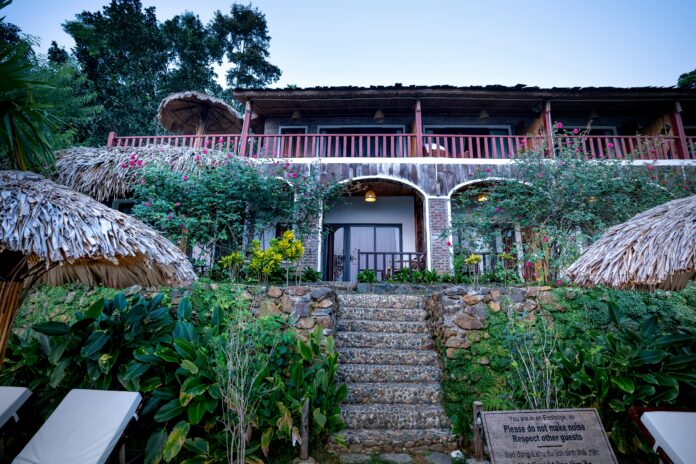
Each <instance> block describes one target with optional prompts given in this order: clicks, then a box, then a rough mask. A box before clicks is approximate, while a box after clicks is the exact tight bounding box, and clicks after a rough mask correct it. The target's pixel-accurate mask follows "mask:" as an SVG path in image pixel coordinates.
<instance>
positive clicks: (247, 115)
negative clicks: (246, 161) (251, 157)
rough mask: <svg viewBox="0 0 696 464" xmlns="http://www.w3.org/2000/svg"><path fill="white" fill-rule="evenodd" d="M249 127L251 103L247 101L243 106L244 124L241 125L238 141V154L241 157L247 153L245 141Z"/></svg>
mask: <svg viewBox="0 0 696 464" xmlns="http://www.w3.org/2000/svg"><path fill="white" fill-rule="evenodd" d="M250 125H251V102H250V101H249V100H247V102H246V105H244V123H243V124H242V137H241V139H240V142H239V143H240V145H241V147H240V149H239V154H240V155H241V156H245V155H246V151H247V139H248V138H249V126H250Z"/></svg>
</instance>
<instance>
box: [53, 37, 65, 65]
mask: <svg viewBox="0 0 696 464" xmlns="http://www.w3.org/2000/svg"><path fill="white" fill-rule="evenodd" d="M69 57H70V55H68V52H66V51H65V48H63V47H59V46H58V43H57V42H56V41H55V40H53V41H51V46H50V47H49V48H48V61H49V62H51V63H53V64H57V65H61V64H65V63H66V62H67V61H68V58H69Z"/></svg>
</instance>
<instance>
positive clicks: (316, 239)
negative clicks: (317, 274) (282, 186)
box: [295, 198, 324, 271]
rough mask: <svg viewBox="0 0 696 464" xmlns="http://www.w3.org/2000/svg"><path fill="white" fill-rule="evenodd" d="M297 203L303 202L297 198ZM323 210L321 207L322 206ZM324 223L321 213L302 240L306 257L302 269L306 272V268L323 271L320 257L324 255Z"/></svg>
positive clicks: (301, 263) (302, 262)
mask: <svg viewBox="0 0 696 464" xmlns="http://www.w3.org/2000/svg"><path fill="white" fill-rule="evenodd" d="M295 201H301V200H298V199H297V198H295ZM320 208H321V206H320ZM323 221H324V216H323V214H322V213H321V212H319V213H318V214H317V215H316V217H315V218H314V224H312V226H311V228H308V230H309V232H307V234H306V235H304V236H303V237H301V238H302V243H303V244H304V250H305V251H304V255H303V256H302V259H301V260H300V268H301V269H302V270H304V269H305V268H306V267H309V268H312V269H314V270H315V271H321V262H320V256H321V254H322V251H321V250H320V248H321V244H322V243H321V242H322V234H321V232H322V222H323Z"/></svg>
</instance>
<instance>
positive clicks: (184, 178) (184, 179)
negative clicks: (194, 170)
mask: <svg viewBox="0 0 696 464" xmlns="http://www.w3.org/2000/svg"><path fill="white" fill-rule="evenodd" d="M181 180H183V181H184V182H186V181H187V180H188V176H187V175H185V174H184V176H183V177H182V178H181Z"/></svg>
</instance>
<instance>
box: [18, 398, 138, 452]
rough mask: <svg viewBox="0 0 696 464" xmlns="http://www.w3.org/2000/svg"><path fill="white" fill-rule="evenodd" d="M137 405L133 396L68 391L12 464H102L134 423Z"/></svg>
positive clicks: (136, 400) (136, 399)
mask: <svg viewBox="0 0 696 464" xmlns="http://www.w3.org/2000/svg"><path fill="white" fill-rule="evenodd" d="M141 401H142V397H141V396H140V393H134V392H122V391H105V390H78V389H75V390H71V391H70V393H68V395H67V396H66V397H65V398H64V399H63V401H61V402H60V404H59V405H58V407H57V408H56V410H55V411H53V414H51V416H50V417H49V418H48V419H47V420H46V422H45V423H44V424H43V425H42V426H41V428H40V429H39V431H38V432H36V435H34V436H33V437H32V439H31V440H30V441H29V443H27V446H25V447H24V449H23V450H22V451H21V452H20V453H19V455H18V456H17V457H16V458H15V460H14V461H12V462H13V464H103V463H105V462H106V460H107V459H108V458H109V456H110V455H111V453H112V451H113V450H114V448H115V447H116V445H117V443H118V441H119V440H120V438H121V436H122V435H123V432H124V430H125V429H126V426H127V425H128V423H129V422H130V421H131V419H133V418H136V419H137V416H136V411H137V410H138V406H139V405H140V402H141ZM121 460H122V461H123V460H125V454H124V453H123V452H122V454H121Z"/></svg>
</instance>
